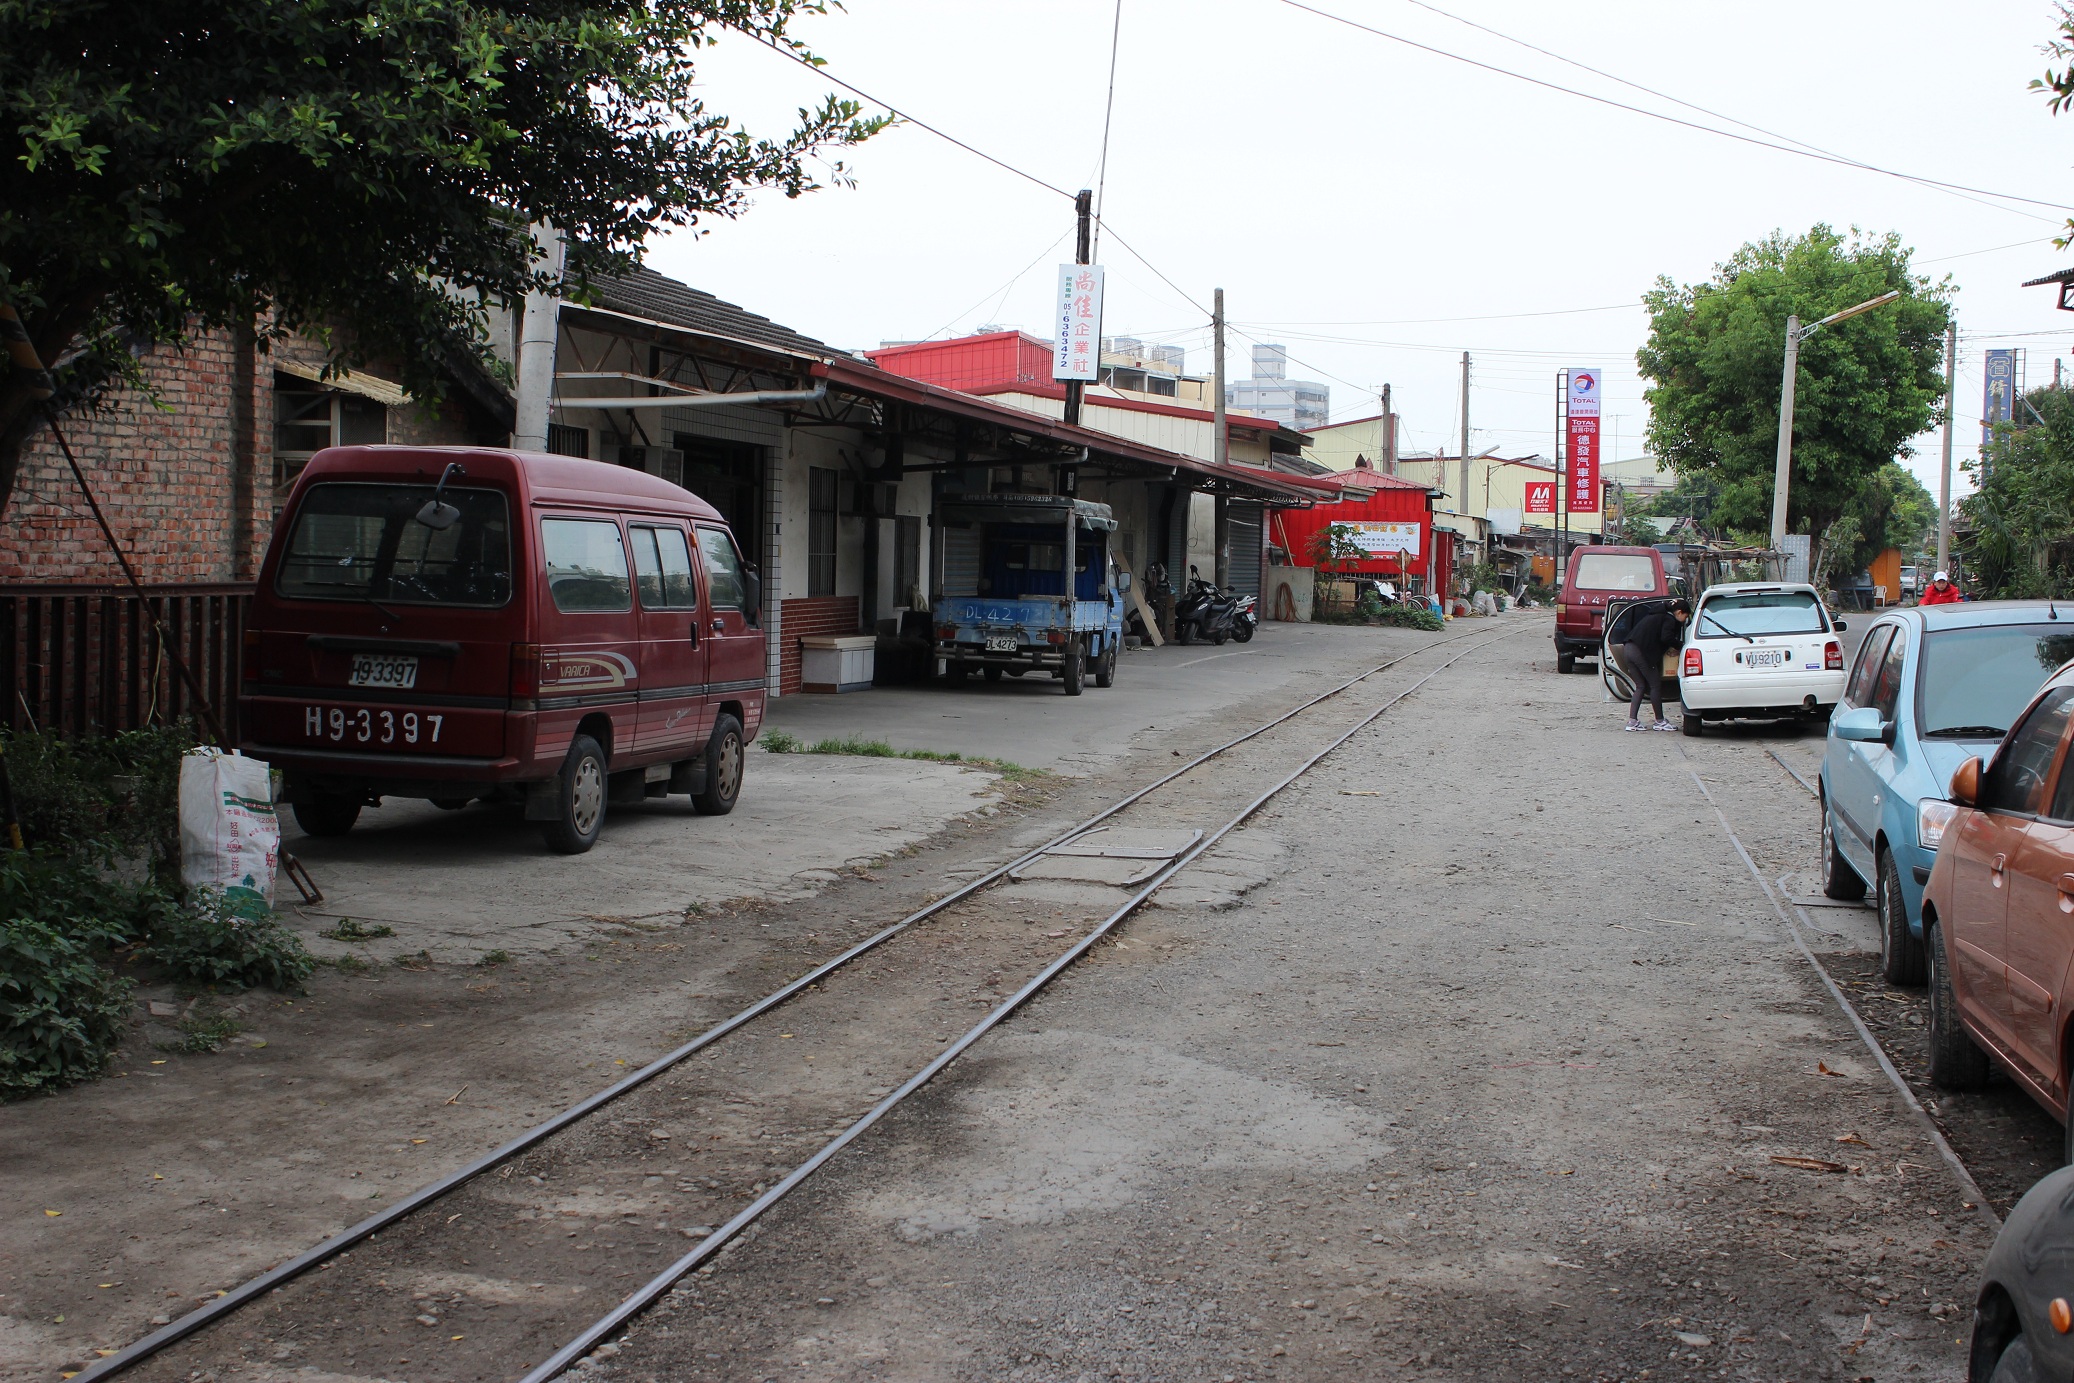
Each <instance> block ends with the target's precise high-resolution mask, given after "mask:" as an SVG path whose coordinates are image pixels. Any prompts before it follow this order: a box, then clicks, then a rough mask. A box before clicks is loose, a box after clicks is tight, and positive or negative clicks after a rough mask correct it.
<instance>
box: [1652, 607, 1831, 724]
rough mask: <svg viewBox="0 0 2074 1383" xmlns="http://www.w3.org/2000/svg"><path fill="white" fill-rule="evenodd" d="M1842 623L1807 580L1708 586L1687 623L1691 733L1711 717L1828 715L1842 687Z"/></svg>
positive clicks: (1682, 671)
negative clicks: (1835, 617)
mask: <svg viewBox="0 0 2074 1383" xmlns="http://www.w3.org/2000/svg"><path fill="white" fill-rule="evenodd" d="M1843 630H1844V622H1843V621H1842V620H1840V619H1833V618H1831V616H1830V614H1829V610H1828V608H1827V607H1826V606H1824V605H1823V604H1822V597H1821V596H1820V595H1819V594H1818V593H1817V592H1816V590H1815V588H1814V587H1813V586H1810V585H1808V584H1807V583H1806V582H1803V581H1785V582H1765V581H1739V582H1735V583H1733V584H1731V585H1725V586H1709V587H1708V588H1707V590H1706V593H1705V594H1703V595H1702V596H1700V599H1699V604H1698V605H1696V606H1695V607H1694V608H1693V612H1692V618H1691V619H1690V620H1688V621H1687V622H1686V625H1685V646H1684V650H1683V655H1682V657H1681V659H1680V661H1679V669H1678V671H1679V676H1678V700H1679V701H1680V702H1681V703H1682V705H1683V706H1684V709H1685V733H1686V734H1688V735H1697V734H1699V733H1700V732H1701V731H1702V729H1704V727H1705V725H1706V722H1707V721H1710V720H1734V719H1738V718H1756V719H1766V720H1779V719H1785V718H1787V717H1801V718H1805V719H1809V720H1812V719H1814V718H1816V717H1818V716H1819V717H1824V718H1826V717H1827V716H1828V715H1829V712H1830V711H1831V710H1832V709H1834V707H1835V706H1836V703H1837V699H1838V698H1839V697H1841V696H1842V695H1843V692H1844V645H1843V640H1842V639H1841V638H1839V637H1838V636H1839V635H1840V634H1842V633H1843Z"/></svg>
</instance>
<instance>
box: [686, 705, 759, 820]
mask: <svg viewBox="0 0 2074 1383" xmlns="http://www.w3.org/2000/svg"><path fill="white" fill-rule="evenodd" d="M747 757H748V755H747V752H746V748H745V746H744V745H743V743H742V722H741V721H739V720H736V719H735V718H734V717H733V716H731V715H723V716H721V717H720V719H719V720H717V721H715V722H714V724H713V738H712V739H710V740H707V741H706V786H705V787H704V788H703V789H702V790H700V791H698V792H695V793H693V794H692V795H691V805H692V807H693V809H695V810H696V811H698V812H699V813H700V814H701V815H703V816H726V815H727V814H728V813H729V812H731V811H733V810H734V809H735V799H736V798H738V797H740V796H741V795H742V767H743V763H744V761H745V760H746V759H747Z"/></svg>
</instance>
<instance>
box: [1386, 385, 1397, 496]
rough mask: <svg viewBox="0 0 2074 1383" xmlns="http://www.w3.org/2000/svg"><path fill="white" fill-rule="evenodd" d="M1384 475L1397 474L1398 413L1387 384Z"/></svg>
mask: <svg viewBox="0 0 2074 1383" xmlns="http://www.w3.org/2000/svg"><path fill="white" fill-rule="evenodd" d="M1383 474H1385V475H1395V474H1397V413H1396V410H1395V409H1394V408H1393V407H1392V406H1391V403H1390V386H1389V385H1387V384H1385V385H1384V386H1383Z"/></svg>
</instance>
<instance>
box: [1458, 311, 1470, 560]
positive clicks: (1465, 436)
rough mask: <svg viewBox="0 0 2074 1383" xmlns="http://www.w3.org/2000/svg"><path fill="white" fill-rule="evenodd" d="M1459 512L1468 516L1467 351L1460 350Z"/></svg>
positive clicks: (1463, 515) (1465, 516) (1464, 516)
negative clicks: (1460, 481) (1460, 440)
mask: <svg viewBox="0 0 2074 1383" xmlns="http://www.w3.org/2000/svg"><path fill="white" fill-rule="evenodd" d="M1458 493H1459V494H1460V495H1461V497H1462V498H1461V506H1462V507H1461V513H1462V517H1463V518H1465V519H1466V518H1468V517H1469V352H1468V351H1463V352H1462V488H1461V490H1460V491H1459V492H1458Z"/></svg>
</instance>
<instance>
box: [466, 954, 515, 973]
mask: <svg viewBox="0 0 2074 1383" xmlns="http://www.w3.org/2000/svg"><path fill="white" fill-rule="evenodd" d="M510 959H511V952H509V951H484V952H483V953H482V955H480V956H478V957H477V958H476V962H475V963H476V964H477V965H479V966H481V967H482V968H483V969H485V970H487V969H489V968H490V967H491V966H494V965H503V964H505V963H506V962H508V961H509V960H510Z"/></svg>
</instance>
